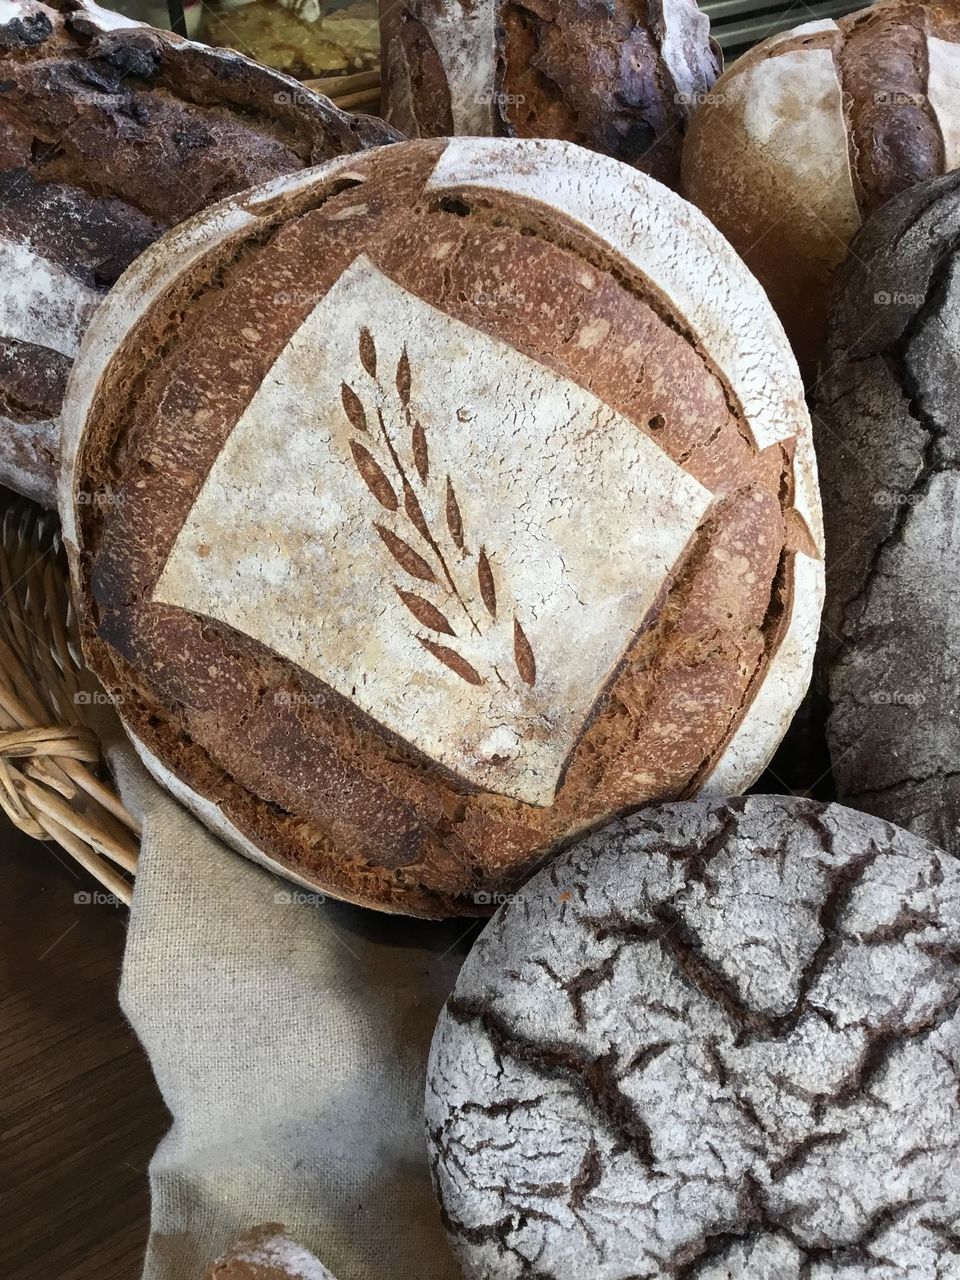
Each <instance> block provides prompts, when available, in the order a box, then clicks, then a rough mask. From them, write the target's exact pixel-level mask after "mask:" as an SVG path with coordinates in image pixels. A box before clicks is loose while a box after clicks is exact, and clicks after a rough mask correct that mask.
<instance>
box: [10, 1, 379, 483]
mask: <svg viewBox="0 0 960 1280" xmlns="http://www.w3.org/2000/svg"><path fill="white" fill-rule="evenodd" d="M396 136H397V135H396V134H395V132H394V131H393V130H391V129H390V128H389V127H388V126H387V125H385V124H384V123H383V122H381V121H375V120H372V119H369V118H363V117H350V116H347V115H345V114H344V113H343V112H341V111H338V110H337V108H336V107H334V106H333V104H332V103H330V102H329V101H328V100H327V99H326V98H322V97H320V96H318V95H316V94H313V93H311V92H310V91H309V90H307V89H304V88H302V86H300V85H297V84H296V83H295V82H294V81H292V80H288V79H287V78H286V77H284V76H282V75H280V74H278V73H275V72H273V71H270V70H268V69H266V68H265V67H261V66H259V65H258V64H256V63H254V62H251V61H250V60H249V59H248V58H244V57H242V56H241V55H240V54H236V53H232V52H228V51H225V50H212V49H208V48H206V47H204V46H202V45H197V44H192V43H190V42H188V41H184V40H180V39H179V38H178V37H176V36H173V35H170V34H169V33H167V32H160V31H154V30H152V29H151V28H149V27H144V26H141V25H139V24H137V23H132V22H130V21H129V20H128V19H125V18H123V17H121V16H120V15H119V14H112V13H109V12H107V11H106V10H102V9H99V8H96V7H95V6H90V5H83V4H81V3H80V2H79V0H53V2H52V3H44V4H41V3H39V2H38V0H8V2H7V3H4V4H3V5H0V281H2V290H0V481H2V482H3V483H6V484H9V485H12V486H13V487H14V488H16V489H19V490H21V491H22V492H24V493H27V494H28V495H29V496H30V497H33V498H36V499H37V500H38V501H40V502H43V503H45V504H48V505H49V504H52V502H53V501H54V499H55V491H56V472H57V465H58V463H57V460H58V454H59V445H58V435H59V424H58V414H59V409H60V402H61V400H62V397H63V390H64V385H65V382H66V378H67V374H68V373H69V370H70V366H71V363H72V360H73V357H74V355H75V354H76V350H77V345H78V343H79V340H80V336H81V334H82V333H83V330H84V328H85V326H86V324H87V322H88V321H89V318H90V316H91V314H92V312H93V310H94V308H95V307H96V306H97V304H98V302H99V300H100V298H101V296H102V295H103V293H104V292H105V291H106V290H107V289H108V288H110V286H111V285H112V284H113V283H114V281H115V280H116V279H117V277H118V276H119V275H120V273H121V272H122V271H123V270H124V269H125V268H126V267H127V266H128V264H129V263H130V262H131V261H132V260H133V259H134V258H135V257H136V256H137V254H139V253H141V252H142V251H143V249H144V248H145V247H146V246H147V245H148V244H150V243H151V242H152V241H153V240H155V239H156V237H157V236H158V235H159V234H160V233H161V232H162V231H164V230H165V229H166V228H168V227H170V226H172V225H173V224H175V223H177V222H180V221H181V220H182V219H183V218H186V217H189V216H190V215H191V214H193V213H195V212H196V211H197V210H198V209H202V208H204V206H206V205H208V204H211V203H213V202H214V201H217V200H221V199H223V198H224V197H225V196H228V195H232V194H233V193H234V192H236V191H242V190H243V189H244V188H245V187H249V186H251V185H253V184H255V183H257V182H262V181H264V180H265V179H268V178H271V177H275V176H277V175H279V174H282V173H289V172H291V171H293V170H297V169H302V168H304V167H305V166H307V165H311V164H317V163H319V162H320V161H322V160H328V159H330V158H331V157H333V156H336V155H340V154H342V153H344V152H352V151H357V150H360V149H361V148H363V147H366V146H371V145H374V144H376V143H379V142H386V141H390V140H393V139H395V138H396Z"/></svg>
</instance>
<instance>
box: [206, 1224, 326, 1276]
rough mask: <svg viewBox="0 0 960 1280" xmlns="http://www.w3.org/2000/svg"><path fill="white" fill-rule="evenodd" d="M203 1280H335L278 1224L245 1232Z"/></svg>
mask: <svg viewBox="0 0 960 1280" xmlns="http://www.w3.org/2000/svg"><path fill="white" fill-rule="evenodd" d="M203 1280H335V1278H334V1276H332V1275H331V1273H330V1272H329V1271H328V1270H327V1268H326V1267H325V1266H323V1264H322V1263H321V1262H320V1260H319V1259H318V1258H315V1257H314V1255H313V1254H312V1253H310V1252H309V1250H307V1249H304V1248H303V1246H302V1245H299V1244H297V1243H296V1241H294V1240H291V1239H290V1237H289V1236H288V1235H287V1234H286V1232H285V1231H284V1229H283V1227H282V1226H281V1225H280V1224H279V1223H268V1224H267V1225H265V1226H262V1227H254V1228H253V1230H252V1231H248V1232H247V1233H246V1234H245V1235H244V1236H243V1237H242V1239H241V1240H239V1241H238V1243H237V1244H236V1245H235V1246H234V1248H233V1249H231V1250H230V1252H229V1253H226V1254H224V1255H223V1257H222V1258H218V1259H217V1260H216V1262H213V1263H211V1264H210V1267H209V1268H208V1270H207V1271H206V1272H205V1274H204V1277H203Z"/></svg>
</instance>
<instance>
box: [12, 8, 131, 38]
mask: <svg viewBox="0 0 960 1280" xmlns="http://www.w3.org/2000/svg"><path fill="white" fill-rule="evenodd" d="M0 2H2V0H0ZM76 16H77V17H80V16H83V17H85V18H89V20H90V23H91V25H92V26H94V27H96V28H97V29H98V30H99V31H119V30H120V29H121V28H123V27H142V26H145V25H146V24H145V23H143V22H137V21H136V19H134V18H128V17H127V15H126V14H125V13H114V11H113V10H112V9H104V8H103V7H102V6H101V5H99V4H95V3H94V0H84V3H83V9H82V11H81V12H79V13H78V14H77V15H76Z"/></svg>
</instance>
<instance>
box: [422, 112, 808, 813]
mask: <svg viewBox="0 0 960 1280" xmlns="http://www.w3.org/2000/svg"><path fill="white" fill-rule="evenodd" d="M509 145H510V154H509V155H508V156H507V158H506V159H505V158H504V156H505V153H504V152H503V150H502V146H503V142H502V140H501V141H500V142H499V143H498V142H488V141H487V140H486V139H475V138H470V139H459V138H458V139H454V140H452V141H451V142H449V143H448V145H447V148H446V150H445V151H444V153H443V156H442V157H441V159H440V161H439V163H438V164H437V167H436V169H435V170H434V172H433V175H432V176H431V178H430V183H429V185H430V186H431V187H434V188H436V187H444V186H451V187H465V186H478V187H491V188H494V189H497V190H505V191H510V192H511V193H513V194H515V195H520V196H524V197H526V198H527V199H530V200H533V201H537V202H540V203H544V204H547V205H549V206H551V207H552V208H555V209H557V210H559V211H560V212H561V213H563V214H565V215H566V216H568V217H572V218H574V219H575V220H576V221H578V222H580V223H582V224H583V225H584V226H585V227H587V228H588V229H589V230H590V231H592V232H594V233H595V234H598V235H600V236H601V237H603V238H604V239H605V240H606V241H607V243H608V244H609V245H610V247H611V248H612V249H613V250H614V251H615V252H617V253H619V254H621V255H622V256H623V257H625V258H626V259H627V260H628V261H629V262H630V263H631V264H632V265H634V266H635V267H637V268H638V269H639V270H640V271H642V272H643V274H644V275H645V276H646V277H647V278H648V279H649V280H650V281H651V282H652V284H653V285H654V286H655V287H656V288H657V289H658V290H659V292H660V293H661V294H662V295H663V296H664V297H665V298H667V299H669V300H670V303H671V304H672V305H673V306H675V307H676V308H677V309H678V310H679V311H680V312H681V314H683V315H684V316H685V317H686V319H687V321H688V323H689V324H690V327H691V329H692V331H693V333H694V334H695V335H696V337H697V338H698V339H699V340H700V343H701V345H702V347H703V348H704V349H705V350H706V351H707V352H708V353H709V354H710V355H711V356H712V357H713V359H714V360H715V362H716V364H717V365H718V366H719V368H720V369H721V370H722V371H723V373H724V374H725V375H726V377H727V378H728V380H729V382H730V384H731V386H732V387H733V390H734V393H735V394H736V396H737V398H738V400H739V401H740V404H741V405H742V407H743V409H744V413H745V416H746V418H747V421H748V423H749V426H750V429H751V431H752V434H753V436H754V439H755V440H756V442H757V446H758V447H759V448H765V447H767V446H768V445H770V444H772V443H775V442H776V441H778V440H782V439H787V438H790V437H793V438H794V439H795V442H796V449H795V457H794V480H795V486H796V492H795V506H796V509H797V511H798V513H799V514H800V515H801V516H802V517H803V519H804V522H805V523H806V526H807V528H808V530H809V531H810V534H811V537H812V538H813V542H814V545H815V546H816V547H817V548H818V549H819V550H820V552H821V555H822V548H823V519H822V515H821V510H820V495H819V488H818V485H817V470H816V466H817V464H816V457H815V455H814V451H813V440H812V433H811V429H810V420H809V416H808V414H807V411H806V408H805V405H804V402H803V393H802V388H801V385H800V379H799V374H798V372H797V369H796V362H795V361H794V359H793V356H792V354H791V353H790V351H789V348H788V346H787V342H786V338H785V337H784V335H783V330H782V329H781V327H780V322H779V321H778V320H777V318H776V316H775V315H774V312H773V309H772V308H771V306H770V304H769V302H768V301H767V298H766V295H765V294H764V293H763V291H762V290H761V289H760V286H759V285H758V284H757V282H756V281H755V280H754V278H753V276H752V275H750V274H749V272H748V271H747V269H746V267H744V265H743V263H742V262H741V260H740V259H739V257H738V256H737V255H736V254H735V253H734V252H733V250H732V249H731V248H730V246H729V245H728V243H727V242H726V240H724V239H723V237H722V236H720V235H719V233H718V232H716V231H715V230H714V228H713V227H712V226H711V225H710V224H709V223H708V222H707V220H706V218H704V217H703V216H702V215H701V214H700V213H699V212H698V211H697V210H696V209H694V208H693V207H692V206H691V205H689V204H687V202H686V201H684V200H681V199H680V197H679V196H676V195H674V193H673V192H671V191H668V190H667V189H666V188H665V187H663V186H661V185H660V184H659V183H657V182H655V181H654V180H653V179H651V178H648V177H646V176H645V175H644V174H640V173H637V172H636V171H635V170H633V169H628V168H627V167H626V166H624V165H621V164H619V163H618V162H617V161H615V160H610V159H608V158H607V157H604V156H599V155H594V154H593V153H592V152H587V151H584V150H583V149H582V148H579V147H575V146H572V144H569V143H556V142H553V143H550V144H548V145H547V146H546V147H545V146H544V144H542V143H540V142H538V141H530V140H510V144H509ZM624 187H627V188H628V189H629V190H630V194H631V196H632V199H631V200H630V202H629V205H628V206H626V207H625V206H624V204H623V196H622V189H623V188H624ZM627 208H628V209H629V212H628V211H627ZM709 261H716V263H717V265H716V267H715V268H714V270H713V271H712V272H711V273H710V274H709V275H707V274H706V273H705V270H704V264H705V263H706V262H709ZM794 574H795V583H794V606H793V614H792V617H791V619H790V623H789V630H788V633H787V635H786V636H785V639H784V641H783V642H782V644H781V646H780V649H779V650H778V652H777V654H776V655H775V657H774V660H773V663H772V664H771V668H770V671H769V674H768V677H767V682H766V683H765V685H764V686H763V687H762V689H761V691H760V693H759V694H758V697H757V701H756V702H755V703H754V705H753V706H752V707H751V708H750V710H749V711H748V712H747V715H746V717H745V718H744V721H743V723H742V725H741V726H740V728H739V729H738V731H737V733H736V735H735V737H734V738H733V740H732V742H731V743H730V746H729V747H728V748H727V751H726V752H725V753H724V755H723V756H721V758H720V760H719V761H718V763H717V766H716V768H715V770H714V774H713V777H712V779H711V784H710V785H711V791H712V792H714V793H719V792H720V791H721V790H726V791H729V792H733V791H739V790H741V789H743V788H744V787H746V786H749V785H750V784H751V783H752V782H753V781H755V779H756V778H757V777H758V776H759V774H760V773H761V772H762V770H763V769H764V767H765V766H766V764H767V763H768V762H769V760H770V757H771V756H772V755H773V752H774V751H775V750H776V747H777V745H778V744H779V742H780V740H781V738H782V736H783V733H784V731H785V729H786V727H787V726H788V725H789V723H790V720H791V718H792V716H793V713H794V711H795V710H796V708H797V706H798V705H799V703H800V700H801V698H802V697H803V694H804V692H805V691H806V689H807V686H808V685H809V683H810V674H811V670H812V665H813V653H814V648H815V646H816V637H817V633H818V630H819V623H820V611H821V608H822V605H823V592H824V583H823V562H822V559H817V560H812V559H810V558H809V557H807V556H805V555H803V554H800V555H798V556H797V557H796V558H795V561H794Z"/></svg>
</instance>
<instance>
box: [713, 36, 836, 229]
mask: <svg viewBox="0 0 960 1280" xmlns="http://www.w3.org/2000/svg"><path fill="white" fill-rule="evenodd" d="M724 92H725V94H726V97H727V110H728V112H729V113H730V114H731V115H733V116H734V117H735V116H736V115H738V114H739V116H740V118H741V119H742V121H743V128H744V130H745V132H746V134H747V136H748V138H749V139H750V140H751V141H752V143H753V144H754V146H755V147H756V149H757V154H759V155H762V157H763V164H764V166H765V168H767V169H768V170H769V171H770V174H771V177H772V179H775V180H777V181H778V184H779V186H780V187H782V190H783V194H784V196H786V195H787V194H789V197H790V199H791V200H792V201H793V203H794V205H796V206H797V209H798V212H802V213H803V215H804V216H805V217H806V216H809V212H808V211H812V212H813V213H815V214H816V215H817V216H818V217H819V218H820V219H821V220H822V221H823V222H824V223H826V225H827V226H829V227H830V228H831V230H832V231H833V232H834V233H835V234H836V235H837V236H839V237H840V239H841V240H842V241H843V243H846V242H847V241H848V240H849V239H850V238H851V237H852V236H853V234H854V232H855V231H856V230H857V228H858V227H859V226H860V213H859V209H858V207H857V197H856V191H855V189H854V182H853V174H852V172H851V169H850V159H849V153H848V147H847V127H846V122H845V120H844V115H843V101H842V95H841V90H840V81H839V78H838V76H837V71H836V67H835V65H834V59H833V52H832V50H831V49H828V48H812V49H797V50H792V51H790V52H784V53H779V54H778V53H772V54H771V56H769V57H766V58H758V59H757V60H756V61H754V62H753V63H751V64H749V65H746V66H745V67H744V69H743V70H742V71H741V72H740V73H739V74H733V75H731V76H729V77H728V78H727V79H725V81H724ZM785 212H786V213H787V216H789V210H785ZM773 234H775V233H773Z"/></svg>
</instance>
